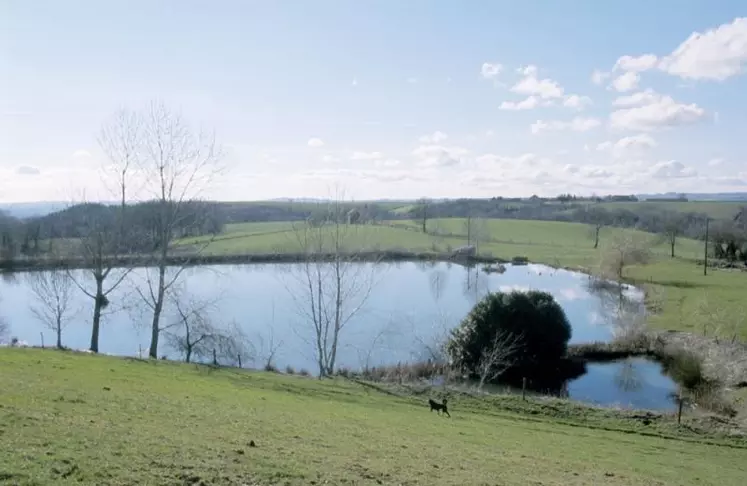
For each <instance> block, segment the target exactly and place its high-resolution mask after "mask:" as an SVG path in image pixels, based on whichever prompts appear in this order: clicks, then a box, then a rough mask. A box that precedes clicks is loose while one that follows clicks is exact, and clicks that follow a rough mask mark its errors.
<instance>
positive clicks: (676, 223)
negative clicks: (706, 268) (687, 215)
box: [662, 211, 685, 258]
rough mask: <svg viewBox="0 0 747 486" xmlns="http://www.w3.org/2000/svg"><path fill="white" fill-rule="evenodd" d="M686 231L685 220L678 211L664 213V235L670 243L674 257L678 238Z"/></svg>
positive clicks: (671, 253)
mask: <svg viewBox="0 0 747 486" xmlns="http://www.w3.org/2000/svg"><path fill="white" fill-rule="evenodd" d="M684 231H685V220H684V218H683V216H682V215H681V214H679V213H677V212H674V211H672V212H669V213H667V214H665V215H664V221H663V224H662V236H663V237H664V239H665V241H666V242H667V244H668V245H669V248H670V255H671V257H672V258H674V249H675V246H676V244H677V238H678V237H679V236H680V235H681V234H682V233H683V232H684Z"/></svg>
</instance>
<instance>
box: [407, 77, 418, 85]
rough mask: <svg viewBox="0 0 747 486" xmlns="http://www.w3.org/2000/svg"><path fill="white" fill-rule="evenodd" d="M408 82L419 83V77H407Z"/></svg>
mask: <svg viewBox="0 0 747 486" xmlns="http://www.w3.org/2000/svg"><path fill="white" fill-rule="evenodd" d="M407 82H408V83H409V84H417V83H418V78H415V77H409V78H407Z"/></svg>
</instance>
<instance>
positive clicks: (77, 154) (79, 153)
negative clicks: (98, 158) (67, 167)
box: [73, 149, 92, 159]
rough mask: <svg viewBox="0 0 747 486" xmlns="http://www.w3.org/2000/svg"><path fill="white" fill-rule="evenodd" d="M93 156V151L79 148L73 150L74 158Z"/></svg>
mask: <svg viewBox="0 0 747 486" xmlns="http://www.w3.org/2000/svg"><path fill="white" fill-rule="evenodd" d="M90 157H92V155H91V152H89V151H88V150H85V149H79V150H76V151H75V152H73V158H75V159H87V158H90Z"/></svg>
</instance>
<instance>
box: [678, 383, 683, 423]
mask: <svg viewBox="0 0 747 486" xmlns="http://www.w3.org/2000/svg"><path fill="white" fill-rule="evenodd" d="M683 401H684V400H683V399H682V389H680V394H679V396H678V397H677V402H678V404H677V425H679V424H680V423H682V402H683Z"/></svg>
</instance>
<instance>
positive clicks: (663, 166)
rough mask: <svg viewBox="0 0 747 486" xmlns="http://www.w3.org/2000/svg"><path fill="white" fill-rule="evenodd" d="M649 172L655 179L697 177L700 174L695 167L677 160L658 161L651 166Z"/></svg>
mask: <svg viewBox="0 0 747 486" xmlns="http://www.w3.org/2000/svg"><path fill="white" fill-rule="evenodd" d="M649 173H650V175H651V177H653V178H655V179H674V178H684V177H695V176H697V175H698V173H697V171H696V170H695V169H693V168H690V167H685V165H684V164H682V162H677V161H676V160H668V161H665V162H658V163H656V164H654V165H653V166H652V167H651V169H650V171H649Z"/></svg>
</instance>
